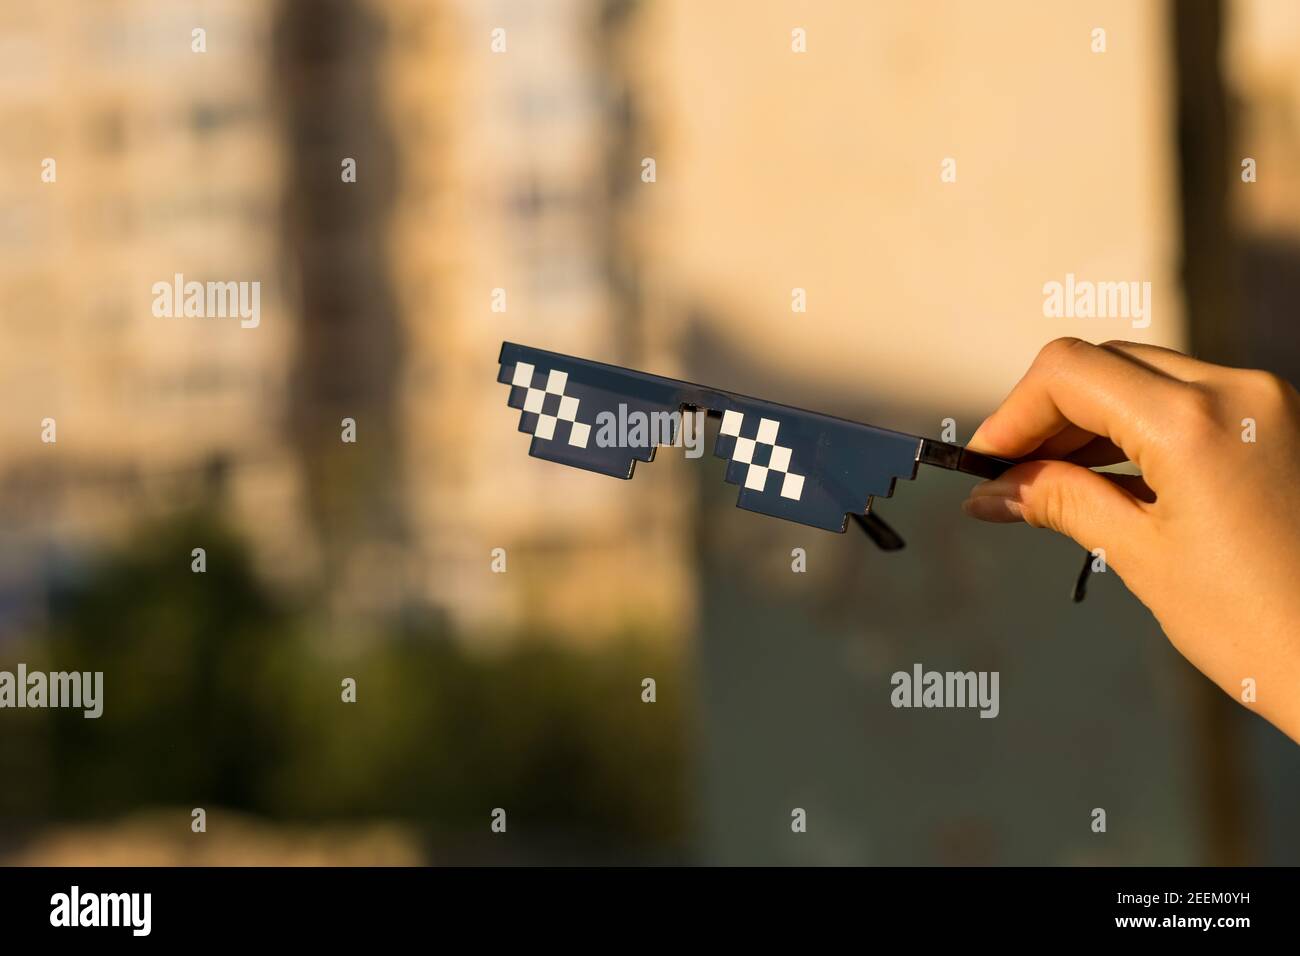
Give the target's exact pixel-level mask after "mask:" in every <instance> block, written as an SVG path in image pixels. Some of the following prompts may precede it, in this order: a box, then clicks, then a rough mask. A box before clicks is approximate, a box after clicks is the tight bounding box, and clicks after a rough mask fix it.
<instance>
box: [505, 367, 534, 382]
mask: <svg viewBox="0 0 1300 956" xmlns="http://www.w3.org/2000/svg"><path fill="white" fill-rule="evenodd" d="M510 384H511V385H518V386H519V387H520V388H532V385H533V366H532V365H531V364H530V363H528V362H519V363H518V364H516V365H515V377H514V378H512V379H511V380H510Z"/></svg>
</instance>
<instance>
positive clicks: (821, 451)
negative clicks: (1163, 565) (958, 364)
mask: <svg viewBox="0 0 1300 956" xmlns="http://www.w3.org/2000/svg"><path fill="white" fill-rule="evenodd" d="M499 362H500V364H501V370H500V372H499V373H498V375H497V381H498V382H502V383H504V384H506V385H509V386H510V397H509V399H508V401H507V404H508V405H509V406H510V407H511V408H517V409H520V411H521V414H520V416H519V430H520V431H521V432H526V433H527V434H529V435H532V436H533V441H532V444H531V446H530V447H529V449H528V453H529V454H530V455H532V456H533V457H535V458H542V459H545V460H547V461H554V462H559V463H561V464H565V465H571V466H573V467H575V468H583V469H585V470H587V471H595V472H599V473H601V474H604V475H612V476H614V477H615V478H631V477H632V472H633V469H634V468H635V467H636V463H637V462H638V461H651V460H653V459H654V454H655V449H656V448H657V447H658V446H660V445H674V444H677V443H678V442H679V441H680V440H681V436H682V429H683V428H684V427H687V425H686V422H687V417H688V415H698V414H700V413H704V414H707V415H708V416H709V417H710V418H716V419H721V422H722V424H721V427H720V428H719V430H718V438H717V442H716V443H715V445H714V448H713V453H714V455H716V456H717V457H719V458H724V459H726V461H727V471H726V480H727V481H728V482H730V483H732V484H735V485H739V486H740V495H739V498H738V500H737V502H736V504H737V506H738V507H741V508H745V509H746V510H748V511H756V512H759V513H760V514H765V515H772V516H773V517H777V518H785V519H787V520H789V521H795V522H798V523H799V524H804V525H809V526H810V527H814V528H822V529H824V530H826V531H836V532H839V533H841V534H842V533H844V531H845V530H846V529H847V528H848V521H849V519H850V518H851V519H853V521H854V522H855V523H856V524H857V525H858V527H860V528H861V529H862V530H863V531H864V532H865V533H866V535H867V537H869V538H870V539H871V540H872V541H873V542H875V544H876V545H877V546H878V547H880V548H881V549H882V550H885V551H897V550H899V549H900V548H902V547H903V544H904V542H903V539H902V537H901V536H899V534H898V533H897V532H896V531H894V529H893V528H891V527H890V526H889V525H888V524H887V523H885V521H884V520H883V519H882V518H881V517H880V516H879V515H877V514H875V512H874V511H873V510H872V501H873V499H875V498H888V497H890V496H891V495H892V494H893V493H894V482H895V481H897V480H898V479H899V478H905V479H909V480H910V479H914V478H915V477H916V468H917V465H918V464H920V465H933V466H934V467H936V468H945V469H947V470H949V471H959V472H962V473H964V474H967V475H974V476H975V477H977V478H996V477H998V476H999V475H1001V474H1002V473H1003V472H1004V471H1006V470H1007V469H1008V468H1010V467H1011V466H1012V465H1014V464H1016V462H1014V461H1010V460H1008V459H1005V458H995V457H993V456H992V455H982V454H980V453H979V452H974V451H970V450H969V449H967V448H963V447H962V446H961V445H954V444H951V443H949V442H943V441H936V440H934V439H933V438H922V437H920V436H917V435H908V434H905V433H903V432H896V431H890V430H888V429H884V428H877V427H875V426H873V425H863V424H860V423H858V422H851V421H848V420H847V419H843V418H835V417H833V416H831V415H822V414H819V413H817V412H809V411H805V410H803V409H801V408H792V407H791V406H789V405H777V404H775V403H773V402H765V401H763V400H761V399H757V398H749V397H747V396H744V395H737V394H735V393H734V392H724V391H721V390H719V389H715V388H706V387H704V386H702V385H693V384H691V383H689V382H680V381H677V380H675V379H671V378H664V377H662V376H659V375H648V374H646V373H645V372H637V371H634V370H632V369H627V368H620V367H619V366H617V365H605V364H603V363H601V362H591V361H588V360H586V359H580V358H574V357H573V356H571V355H560V354H559V353H556V352H546V351H543V350H542V349H534V348H529V347H528V346H526V345H516V344H515V343H513V342H504V343H502V345H501V356H500V358H499ZM1091 568H1092V555H1091V554H1087V555H1086V556H1085V561H1084V564H1083V570H1082V571H1081V572H1080V573H1079V576H1078V578H1077V579H1076V581H1075V585H1074V592H1073V598H1074V600H1075V601H1076V602H1077V601H1082V600H1083V597H1084V594H1085V593H1086V589H1087V582H1088V576H1089V572H1090V570H1091Z"/></svg>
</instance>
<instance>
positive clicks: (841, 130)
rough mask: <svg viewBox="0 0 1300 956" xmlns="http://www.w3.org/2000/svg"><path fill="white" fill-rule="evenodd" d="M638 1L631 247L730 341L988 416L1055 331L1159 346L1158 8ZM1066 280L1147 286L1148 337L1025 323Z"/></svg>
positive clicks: (1172, 304)
mask: <svg viewBox="0 0 1300 956" xmlns="http://www.w3.org/2000/svg"><path fill="white" fill-rule="evenodd" d="M648 6H649V7H650V9H649V10H648V11H647V15H646V29H645V31H644V34H643V36H642V39H643V43H642V44H641V53H640V56H641V68H642V70H643V72H644V75H645V76H646V89H647V94H648V104H649V106H650V107H651V109H652V111H653V112H652V117H651V122H650V124H649V125H650V126H651V128H652V129H653V130H654V131H655V133H656V138H655V140H654V141H653V142H650V143H647V147H646V148H647V151H648V152H650V153H653V154H655V155H656V156H657V157H658V159H659V182H658V184H657V185H656V186H655V187H654V189H655V194H654V197H653V200H652V202H653V207H654V212H655V214H656V220H657V221H656V224H655V231H654V242H653V255H654V258H655V260H656V263H657V266H658V268H659V269H660V270H661V272H662V274H663V275H664V276H665V277H666V278H667V279H668V281H670V282H671V283H672V293H671V294H672V295H674V296H675V297H676V298H677V299H679V300H680V301H682V302H702V303H705V304H707V305H708V306H709V308H710V309H711V310H713V311H714V312H715V313H716V314H717V315H718V316H720V317H721V319H720V323H721V325H722V326H723V327H724V329H725V333H726V335H727V336H728V338H729V340H730V342H731V343H732V347H734V348H735V349H736V350H738V351H739V352H742V353H744V354H745V355H746V356H748V357H750V358H756V359H758V360H760V361H766V362H769V363H772V364H774V365H775V364H776V363H780V364H781V365H782V366H783V367H785V368H786V369H787V370H789V369H790V368H791V367H795V368H797V367H799V366H802V367H803V368H805V369H806V371H807V374H809V375H817V376H825V377H827V378H829V379H830V380H831V381H833V382H837V383H841V384H842V386H843V388H845V389H846V390H855V391H858V392H861V391H864V390H866V391H868V392H870V393H872V394H881V393H883V394H885V395H888V396H892V397H895V398H899V399H909V400H922V401H925V402H927V403H937V404H940V405H942V404H944V403H952V405H953V407H954V409H963V408H975V409H984V408H987V407H989V406H990V405H991V403H993V402H994V401H996V400H997V398H999V397H1000V396H1001V394H1002V393H1003V392H1004V391H1005V390H1006V389H1007V387H1008V386H1009V385H1010V384H1011V383H1012V382H1014V381H1015V379H1016V378H1017V377H1018V376H1019V374H1020V373H1021V372H1022V371H1023V369H1024V367H1025V365H1026V363H1027V362H1028V361H1029V359H1030V358H1031V357H1032V355H1033V354H1034V352H1035V351H1036V350H1037V349H1038V347H1039V346H1040V345H1041V344H1042V343H1043V342H1045V341H1047V340H1048V339H1051V338H1053V337H1055V336H1059V335H1078V336H1081V337H1085V338H1090V339H1094V340H1099V339H1106V338H1131V339H1136V340H1139V341H1151V342H1156V343H1160V344H1170V345H1177V344H1178V343H1179V342H1180V340H1181V308H1180V303H1179V294H1178V290H1177V287H1176V285H1175V281H1174V280H1175V266H1176V263H1175V261H1174V254H1175V244H1174V229H1175V221H1174V220H1173V218H1172V217H1173V214H1174V213H1175V207H1174V200H1175V194H1176V180H1175V179H1174V178H1173V172H1174V168H1173V165H1172V162H1173V158H1172V155H1171V147H1170V142H1169V141H1170V132H1171V130H1170V125H1169V124H1170V120H1169V118H1168V116H1169V113H1168V102H1167V101H1168V97H1169V83H1168V78H1167V63H1166V55H1165V38H1164V29H1165V27H1164V17H1163V9H1164V7H1163V5H1162V4H1157V3H1154V2H1111V3H1091V4H1082V3H1078V4H1061V3H1040V2H1029V0H1026V2H1011V3H1005V4H997V5H989V4H974V3H968V2H962V0H951V2H934V0H925V2H912V3H905V4H904V3H897V4H894V3H880V4H867V3H858V2H848V0H845V2H816V3H812V2H809V3H789V2H772V0H757V2H750V0H745V2H739V0H719V2H711V3H692V2H689V0H664V2H662V3H655V4H650V5H648ZM1097 26H1100V27H1103V28H1104V29H1105V30H1106V34H1107V52H1105V53H1101V54H1094V53H1092V52H1091V51H1090V43H1091V30H1092V29H1093V28H1094V27H1097ZM796 27H802V28H804V29H805V30H806V31H807V50H808V52H807V53H804V54H794V53H792V52H791V31H792V30H793V29H794V28H796ZM945 157H953V158H955V159H956V160H957V181H956V182H955V183H943V182H941V181H940V164H941V162H942V160H943V159H944V158H945ZM1067 272H1074V273H1075V274H1076V275H1077V276H1078V277H1079V278H1080V279H1085V278H1086V279H1092V280H1094V281H1103V280H1106V281H1124V280H1138V281H1143V280H1147V281H1150V282H1152V284H1153V290H1152V295H1153V303H1154V308H1153V321H1152V323H1151V326H1150V328H1148V329H1145V330H1138V329H1134V328H1132V327H1131V323H1130V322H1128V321H1124V320H1120V319H1110V320H1103V319H1092V320H1069V319H1049V318H1045V317H1044V316H1043V312H1042V305H1043V293H1042V287H1043V284H1044V283H1045V282H1048V281H1051V280H1058V281H1063V280H1064V277H1065V274H1066V273H1067ZM794 287H803V288H805V289H807V295H808V312H807V314H805V315H795V314H792V313H791V310H790V299H791V289H792V288H794ZM963 434H964V435H969V431H964V432H963Z"/></svg>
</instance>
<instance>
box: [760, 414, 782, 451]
mask: <svg viewBox="0 0 1300 956" xmlns="http://www.w3.org/2000/svg"><path fill="white" fill-rule="evenodd" d="M780 427H781V423H780V422H778V421H777V420H776V419H774V418H764V419H763V420H762V421H760V422H759V423H758V440H759V441H761V442H762V443H763V444H764V445H775V444H776V432H777V429H779V428H780Z"/></svg>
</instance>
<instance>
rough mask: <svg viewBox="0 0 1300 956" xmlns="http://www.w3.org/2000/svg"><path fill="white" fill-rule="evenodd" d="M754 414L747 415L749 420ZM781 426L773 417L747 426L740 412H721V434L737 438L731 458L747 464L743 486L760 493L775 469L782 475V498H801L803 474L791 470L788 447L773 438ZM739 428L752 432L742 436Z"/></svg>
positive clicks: (796, 499) (760, 419)
mask: <svg viewBox="0 0 1300 956" xmlns="http://www.w3.org/2000/svg"><path fill="white" fill-rule="evenodd" d="M754 417H755V416H752V415H751V416H750V421H751V422H752V421H753V419H754ZM780 429H781V423H780V422H778V421H777V420H776V419H774V418H762V417H759V421H758V426H757V428H749V429H746V428H745V416H744V414H743V413H741V412H737V411H732V410H730V409H728V410H727V411H726V412H723V414H722V429H721V433H722V434H723V435H730V436H732V437H733V438H735V439H736V446H735V449H734V450H733V451H732V453H731V460H732V461H736V462H740V463H741V464H743V465H748V466H749V469H748V470H747V471H746V472H745V487H746V488H748V489H749V490H751V491H758V492H762V491H764V490H766V488H767V479H768V476H769V475H771V474H772V473H773V472H776V473H777V474H779V475H781V487H780V492H781V497H783V498H790V499H793V500H794V501H798V500H799V499H800V498H801V497H803V481H804V476H803V475H797V474H795V473H794V472H792V471H790V449H789V448H787V447H785V446H784V445H778V444H777V441H776V436H777V432H779V431H780ZM742 430H745V431H753V432H754V434H753V436H752V437H745V436H743V435H742V434H741V432H742Z"/></svg>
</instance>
